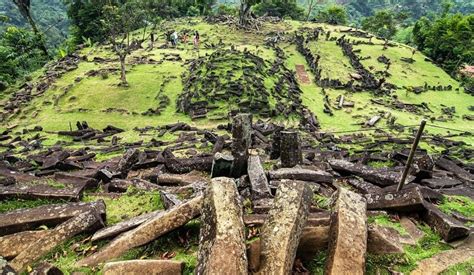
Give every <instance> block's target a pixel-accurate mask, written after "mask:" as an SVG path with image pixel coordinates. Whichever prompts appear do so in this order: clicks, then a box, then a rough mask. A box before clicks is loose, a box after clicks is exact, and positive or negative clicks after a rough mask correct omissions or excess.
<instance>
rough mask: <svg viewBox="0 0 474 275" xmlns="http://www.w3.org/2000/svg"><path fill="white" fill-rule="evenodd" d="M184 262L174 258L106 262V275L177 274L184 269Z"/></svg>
mask: <svg viewBox="0 0 474 275" xmlns="http://www.w3.org/2000/svg"><path fill="white" fill-rule="evenodd" d="M183 267H184V263H183V262H178V261H172V260H131V261H119V262H111V263H106V264H105V265H104V270H103V272H104V275H119V274H153V275H176V274H181V272H182V271H183Z"/></svg>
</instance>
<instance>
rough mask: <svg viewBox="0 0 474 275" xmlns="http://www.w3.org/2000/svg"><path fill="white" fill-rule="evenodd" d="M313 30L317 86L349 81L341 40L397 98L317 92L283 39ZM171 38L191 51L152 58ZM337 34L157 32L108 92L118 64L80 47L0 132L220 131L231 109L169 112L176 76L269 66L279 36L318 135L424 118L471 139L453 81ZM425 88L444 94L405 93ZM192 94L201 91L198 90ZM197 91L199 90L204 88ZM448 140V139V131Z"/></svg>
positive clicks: (268, 82) (197, 23)
mask: <svg viewBox="0 0 474 275" xmlns="http://www.w3.org/2000/svg"><path fill="white" fill-rule="evenodd" d="M317 27H320V28H322V30H323V31H331V33H330V36H329V39H328V40H326V39H324V38H323V37H321V38H320V39H319V41H314V42H313V41H310V42H308V47H309V49H310V50H311V52H312V53H313V54H318V55H320V56H321V58H320V67H319V68H320V69H321V76H322V78H326V77H328V78H331V79H339V80H341V81H342V82H347V81H349V80H351V74H354V73H355V69H354V68H353V67H352V66H351V64H350V62H349V59H348V57H347V56H345V55H344V54H343V52H342V49H341V47H340V46H338V45H337V42H336V39H337V38H339V37H341V36H343V35H345V38H346V39H349V40H350V41H362V42H363V43H364V44H360V45H355V46H354V52H357V55H358V56H359V57H360V58H361V62H362V64H363V66H364V67H365V68H367V69H368V70H369V71H370V72H371V73H373V74H374V75H375V76H376V77H379V78H380V77H381V76H380V74H381V73H382V71H383V70H384V68H385V66H386V65H385V64H383V63H381V62H379V61H378V60H377V59H378V57H379V56H381V55H384V56H386V57H387V58H389V59H390V61H391V66H390V68H389V70H388V73H389V74H390V76H388V77H386V81H387V82H389V83H391V84H394V85H395V86H397V88H396V89H395V90H394V91H393V92H392V94H391V95H383V96H375V95H374V92H373V91H362V92H352V91H348V90H347V89H342V90H341V89H338V90H336V89H331V88H325V89H323V88H321V87H320V86H319V85H317V84H316V83H315V77H314V75H313V74H312V72H311V70H310V67H309V65H308V64H307V62H306V61H305V58H304V57H303V55H301V53H300V52H298V51H297V50H296V44H295V42H294V36H293V35H294V32H295V31H298V32H299V33H302V34H303V35H308V34H310V33H311V32H312V30H314V29H315V28H317ZM172 29H175V30H177V31H182V30H190V31H191V30H198V31H199V32H200V34H201V40H202V44H201V47H200V49H199V50H195V49H194V48H193V45H192V37H191V38H190V39H189V40H190V41H188V43H187V44H183V43H181V44H179V45H178V47H177V48H170V47H163V48H160V46H162V45H163V44H165V40H164V37H165V35H164V33H165V31H167V30H172ZM347 29H348V28H347V27H342V26H341V27H339V26H329V25H324V24H316V23H303V22H296V21H284V22H280V23H265V24H264V26H262V28H261V29H260V31H259V32H252V33H250V32H244V31H242V30H239V29H236V28H235V27H230V26H226V25H220V24H208V23H205V22H204V21H202V20H200V19H182V20H180V21H176V22H166V23H164V24H163V25H162V26H161V27H160V28H159V30H160V33H159V36H158V37H159V40H158V42H157V43H156V47H155V48H154V49H153V50H148V49H146V48H147V47H148V43H149V42H148V41H145V42H144V43H143V44H142V47H143V48H142V49H138V50H136V51H133V53H132V54H131V55H130V56H129V57H128V59H127V62H128V67H127V77H128V81H129V83H130V86H129V87H119V86H118V85H117V84H118V82H119V80H118V78H119V76H118V72H117V71H116V69H118V60H117V59H116V57H115V56H114V55H113V53H112V52H111V51H110V48H109V47H108V46H107V45H105V46H94V47H86V48H83V49H82V50H80V51H79V52H78V54H79V55H80V56H83V59H82V60H81V61H80V62H79V63H78V67H77V69H74V70H72V71H69V72H66V73H65V74H63V75H62V76H61V77H60V78H58V79H57V80H56V81H55V82H54V83H53V84H52V85H50V86H49V88H48V89H47V90H46V91H45V92H44V94H42V95H40V96H34V98H33V99H32V100H31V102H29V104H27V105H26V106H25V107H22V108H21V112H19V113H15V114H14V115H11V114H9V115H8V118H7V119H6V122H3V123H2V126H1V127H0V128H6V127H9V126H11V125H18V126H19V127H30V126H33V125H41V126H42V127H43V128H44V129H45V130H46V131H58V130H67V129H69V123H72V124H73V125H74V124H75V122H76V121H87V122H88V123H89V125H90V126H92V127H94V128H103V127H105V126H106V125H109V124H112V125H114V126H117V127H121V128H124V129H126V130H132V129H133V128H134V127H145V126H157V125H164V124H168V123H174V122H177V121H181V122H186V123H189V124H191V125H194V126H198V127H201V128H204V127H213V126H216V125H217V124H219V123H222V121H220V120H219V118H222V117H223V116H224V117H225V116H226V113H227V111H229V110H230V109H232V108H233V107H232V106H231V104H224V102H221V103H219V104H220V105H219V113H218V114H217V115H216V114H215V112H214V111H213V112H214V113H211V114H210V115H208V119H197V120H191V118H190V116H189V115H186V114H185V113H183V112H179V111H178V109H177V108H176V107H177V99H178V97H179V95H180V94H181V93H182V92H183V79H182V77H183V76H184V75H185V74H183V73H189V61H190V60H194V59H196V58H199V57H203V56H206V55H210V54H212V53H213V52H215V51H217V50H225V49H230V48H231V47H235V49H236V50H237V51H240V52H244V51H248V52H250V53H251V54H253V55H255V56H258V57H260V58H262V59H263V60H264V62H265V63H266V65H267V66H270V65H271V64H272V63H273V62H274V61H275V60H276V58H277V57H276V52H275V49H274V48H271V47H268V46H265V40H266V39H268V38H271V37H274V36H275V35H276V34H277V33H279V34H280V35H281V37H283V40H282V41H280V42H278V43H277V46H278V47H279V48H281V49H282V50H283V52H284V56H285V58H284V64H283V65H284V66H285V67H286V68H287V69H288V70H290V71H293V72H295V70H296V69H295V68H296V66H298V65H302V66H304V68H305V71H306V73H307V74H308V76H309V79H310V82H309V83H308V82H303V81H301V80H300V79H299V78H298V84H299V88H300V89H301V91H302V94H301V100H302V103H303V105H304V106H305V107H307V108H308V109H309V110H311V111H312V112H313V113H314V114H315V115H316V116H317V118H318V120H319V122H320V125H321V130H322V131H325V132H339V131H352V130H360V129H362V126H361V125H360V124H361V123H362V124H363V123H365V122H366V121H367V120H368V119H370V118H371V117H372V116H374V115H381V116H382V120H381V121H380V122H379V123H378V124H377V125H376V127H377V128H380V127H382V128H383V127H386V126H387V125H388V124H387V123H388V121H389V120H390V119H389V118H390V117H395V118H396V123H398V124H401V125H414V124H418V123H419V122H420V120H421V119H422V118H426V119H428V120H429V123H430V124H433V125H438V126H442V127H448V128H453V129H459V130H463V131H467V132H472V131H473V130H474V123H472V122H470V121H468V120H465V119H463V116H464V115H469V114H472V112H470V111H469V107H470V106H471V105H473V103H472V102H473V100H472V97H471V96H470V95H468V94H465V93H464V92H463V89H462V88H460V87H459V83H458V82H457V81H456V80H454V79H452V78H450V77H449V76H448V75H447V74H446V73H445V72H444V71H443V70H441V69H440V68H438V67H436V66H435V65H434V64H432V63H431V62H429V61H427V59H426V57H425V56H423V55H422V54H421V53H419V52H417V53H415V55H414V56H413V59H414V62H413V63H407V62H404V61H402V60H401V58H410V57H411V55H412V49H411V48H409V47H407V46H404V45H399V44H393V45H391V46H389V47H388V48H387V49H384V41H382V40H379V39H376V38H373V39H370V40H369V39H368V38H363V37H358V36H355V35H354V33H352V32H341V31H344V30H347ZM142 35H143V33H142V31H141V30H138V31H137V32H136V38H140V37H142ZM369 41H371V42H373V45H367V42H369ZM213 45H214V47H213ZM173 56H174V57H176V56H179V57H180V58H179V59H180V60H175V59H176V58H173ZM140 60H141V61H140ZM99 61H100V62H99ZM145 61H146V62H145ZM234 65H235V64H232V62H228V63H222V64H220V65H219V68H218V69H216V70H221V71H222V70H226V69H227V70H230V71H232V72H233V73H234V75H237V76H239V75H240V74H242V71H243V67H244V66H243V65H242V64H237V66H234ZM232 66H234V67H232ZM93 70H95V71H98V73H96V74H93V75H94V76H88V75H92V74H91V72H92V71H93ZM45 71H46V70H44V71H42V72H36V73H34V75H33V80H32V81H31V82H32V83H35V82H36V81H38V78H39V77H41V76H42V74H43V73H44V72H45ZM201 77H204V75H202V76H201ZM262 77H263V78H264V79H263V81H264V85H265V88H266V89H267V90H271V89H274V88H275V85H276V82H277V81H276V78H275V76H274V75H265V76H262ZM198 80H199V77H198ZM425 84H427V85H429V86H438V85H442V86H448V85H450V86H452V90H450V91H431V90H429V91H424V92H422V93H420V94H415V93H414V92H413V90H414V87H422V86H424V85H425ZM199 85H205V83H204V84H202V83H201V84H199ZM201 88H203V89H204V90H205V89H206V87H201ZM244 89H246V87H244ZM224 92H225V91H224ZM160 95H166V97H167V98H168V99H169V104H167V105H166V106H165V107H164V108H161V109H160V111H161V112H160V114H152V115H150V114H149V113H148V114H144V113H146V112H147V110H149V109H156V108H157V107H158V105H159V99H158V97H159V96H160ZM325 95H326V96H327V98H326V99H327V100H328V101H329V102H330V105H331V110H332V113H333V115H332V116H331V115H328V114H326V113H325V112H324V102H325ZM340 95H343V96H344V98H345V101H350V102H354V107H353V108H341V109H338V108H337V105H338V101H337V99H338V97H339V96H340ZM7 98H8V96H6V97H4V104H5V102H6V100H7ZM373 99H377V100H379V101H380V102H384V104H383V105H381V104H374V103H373V102H372V101H371V100H373ZM395 99H397V100H398V102H401V103H404V104H425V106H427V107H428V108H429V110H431V111H432V112H430V111H427V109H423V108H418V107H414V109H415V110H414V111H413V112H408V111H407V110H405V109H398V108H395V107H393V104H392V103H393V102H394V100H395ZM270 103H271V102H270ZM271 104H272V103H271ZM420 106H421V105H420ZM452 106H455V111H456V112H455V113H454V114H453V115H452V116H449V115H446V114H443V108H446V107H452ZM213 114H214V115H213ZM283 117H284V116H283ZM281 118H282V116H276V117H275V118H274V119H277V120H278V119H281ZM297 121H298V117H297V116H290V117H289V119H286V117H285V119H284V123H286V124H292V123H296V122H297ZM427 132H428V133H433V134H443V135H446V134H449V130H446V129H440V128H434V127H428V128H427ZM409 133H410V132H409V131H405V132H401V133H399V135H401V136H406V135H407V134H409ZM451 133H456V132H453V131H451ZM121 135H122V137H123V138H124V139H125V140H136V139H137V133H136V132H133V131H126V132H125V133H122V134H121ZM49 138H50V139H49V141H46V142H45V143H46V144H53V143H55V142H56V141H57V139H58V137H57V136H56V135H50V136H49ZM146 138H147V137H145V139H146ZM453 139H462V140H463V141H464V142H467V143H468V144H470V145H472V144H474V138H473V137H472V136H468V137H454V138H453Z"/></svg>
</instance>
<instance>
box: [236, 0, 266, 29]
mask: <svg viewBox="0 0 474 275" xmlns="http://www.w3.org/2000/svg"><path fill="white" fill-rule="evenodd" d="M260 2H261V0H240V9H239V24H240V25H241V26H248V25H249V22H250V8H252V6H253V5H256V4H258V3H260Z"/></svg>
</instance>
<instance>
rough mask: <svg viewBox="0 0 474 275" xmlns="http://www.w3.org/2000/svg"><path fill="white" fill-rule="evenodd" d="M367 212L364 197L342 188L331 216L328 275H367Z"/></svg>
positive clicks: (327, 262)
mask: <svg viewBox="0 0 474 275" xmlns="http://www.w3.org/2000/svg"><path fill="white" fill-rule="evenodd" d="M366 211H367V205H366V201H365V199H364V198H363V197H362V196H361V195H359V194H357V193H354V192H351V191H349V190H346V189H344V188H339V190H338V193H337V196H336V200H335V201H334V205H333V213H332V214H331V226H330V231H329V232H330V241H329V256H328V259H327V261H326V272H327V274H335V275H336V274H364V273H365V255H366V251H367V216H366Z"/></svg>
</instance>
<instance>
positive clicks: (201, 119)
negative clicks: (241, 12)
mask: <svg viewBox="0 0 474 275" xmlns="http://www.w3.org/2000/svg"><path fill="white" fill-rule="evenodd" d="M232 22H233V21H232V20H231V19H230V18H229V17H227V16H222V17H210V18H182V19H177V20H175V21H164V22H162V23H161V24H160V26H159V28H158V33H157V35H156V37H157V40H156V41H155V42H154V44H153V47H152V46H151V45H150V38H149V30H147V29H139V30H136V31H135V32H134V33H133V37H132V38H133V39H134V40H135V42H134V43H133V45H134V47H133V50H132V52H131V53H130V55H129V56H128V57H127V59H126V76H127V80H128V86H124V85H119V83H120V63H119V60H118V58H117V56H116V55H115V54H114V53H113V51H112V48H111V47H112V46H111V45H108V44H88V45H82V46H81V47H80V49H79V50H77V51H76V52H74V53H72V54H69V55H67V56H65V57H63V58H61V59H59V60H56V61H52V62H50V63H48V64H47V65H46V66H45V67H44V68H42V69H41V70H39V71H36V72H34V73H33V74H32V75H30V76H29V77H28V78H27V79H28V81H27V82H26V83H24V84H23V83H22V84H19V85H21V86H16V87H10V88H9V90H7V93H5V94H3V95H2V98H1V100H0V107H1V109H0V121H1V122H2V123H1V126H0V133H1V134H0V161H1V162H0V200H1V204H0V221H1V222H3V224H2V223H0V228H2V229H5V230H4V232H3V233H0V238H5V239H3V240H7V238H11V239H8V240H10V241H11V240H12V239H13V240H15V235H13V233H16V232H20V233H19V234H20V236H22V235H21V234H25V235H24V236H22V238H23V237H24V238H29V239H28V240H26V241H21V242H19V241H17V242H15V241H12V242H14V243H16V245H13V244H11V245H10V246H9V245H4V246H2V245H1V244H2V242H0V255H2V256H3V255H5V258H6V259H7V260H9V262H8V263H9V264H10V265H12V266H13V267H14V268H16V269H17V270H23V269H24V270H29V269H30V268H32V267H33V268H38V265H37V263H39V262H43V264H42V265H40V266H42V267H43V268H52V267H51V266H50V265H49V264H52V265H54V266H56V267H58V268H59V269H61V270H62V271H63V272H65V273H67V274H69V273H72V272H74V271H80V272H84V273H87V274H95V273H97V272H101V271H102V270H103V268H104V265H103V264H102V263H103V262H104V261H109V260H110V259H120V260H136V259H167V260H168V259H171V260H176V261H180V262H183V264H181V263H174V264H172V263H170V266H172V267H173V268H175V270H180V271H182V272H183V273H184V274H191V273H193V272H195V270H202V269H203V268H205V267H203V262H204V261H206V260H209V258H206V257H207V256H209V254H211V253H210V252H209V251H211V248H209V247H212V246H213V245H215V243H213V242H212V240H213V238H217V237H216V236H218V235H219V237H220V238H221V239H222V236H227V237H228V238H229V241H232V242H233V243H234V244H236V245H235V246H234V245H233V246H228V245H225V246H222V247H217V248H216V251H219V252H221V251H222V250H223V249H224V251H225V252H226V251H231V250H232V249H235V251H237V250H239V249H240V250H239V251H240V252H242V251H244V252H245V249H247V248H248V249H249V252H248V253H249V255H254V256H255V255H260V254H259V253H260V252H258V253H256V252H255V251H253V252H252V251H250V250H252V249H256V248H255V247H257V248H258V249H260V241H261V242H272V240H275V242H278V241H279V240H286V239H289V242H288V243H287V242H285V241H281V242H280V243H277V244H275V243H273V245H272V246H268V247H273V249H275V248H276V249H280V245H286V246H285V249H281V251H279V252H281V253H283V254H282V255H284V253H286V252H288V254H291V253H293V254H297V255H296V256H295V257H296V259H297V260H295V261H294V265H293V260H294V259H295V258H294V257H293V258H292V259H289V258H288V260H287V262H285V264H286V268H293V271H295V272H299V273H305V272H310V273H313V274H322V273H323V270H324V268H325V266H326V268H329V267H327V265H326V264H327V263H328V262H330V261H337V260H340V259H342V260H346V259H345V257H344V254H342V255H341V254H338V255H336V256H335V257H333V254H334V253H335V252H334V251H335V250H331V247H333V245H334V244H335V242H333V239H332V238H335V237H339V235H338V234H340V238H343V239H347V240H352V241H353V243H354V245H352V242H351V243H347V242H340V243H337V245H342V246H344V245H345V246H346V248H349V247H350V248H351V249H352V248H354V249H358V251H359V250H360V251H361V252H360V253H359V252H357V253H353V255H346V256H347V257H349V258H350V260H355V261H356V264H357V266H358V267H359V268H361V269H363V271H362V272H364V271H365V270H366V272H367V273H368V274H379V273H380V272H382V273H383V272H387V273H388V272H392V271H393V270H396V271H400V272H410V271H413V270H415V269H417V271H419V272H421V273H423V272H427V270H428V271H430V272H431V271H432V270H441V271H443V270H446V269H447V268H449V270H448V271H447V272H448V274H450V273H449V272H454V273H455V272H457V271H470V270H472V257H470V255H472V248H470V247H469V245H470V244H471V243H472V236H471V238H469V237H468V238H467V241H466V242H465V243H463V244H461V242H459V243H457V241H458V240H459V239H461V238H464V237H466V236H468V235H469V233H470V232H472V220H473V218H474V203H473V198H474V191H473V189H472V182H473V180H474V178H473V175H472V173H473V171H474V168H473V164H472V163H473V156H474V151H473V149H472V146H473V145H474V137H473V135H472V134H473V132H474V123H473V122H472V121H473V119H474V106H473V105H474V104H473V100H472V95H470V94H467V93H465V92H464V89H463V88H462V87H461V86H460V83H459V82H458V81H456V80H455V79H453V78H451V77H450V76H449V75H448V74H446V73H445V72H444V71H443V70H442V69H441V68H439V67H437V66H436V65H435V64H434V63H433V62H432V61H430V60H429V59H428V58H427V57H426V56H424V55H423V54H421V53H420V52H418V51H415V50H414V49H413V48H411V47H409V46H406V45H403V44H399V43H395V42H392V41H386V40H383V39H380V38H378V37H376V36H374V35H372V34H370V33H367V32H364V31H361V30H359V29H354V28H350V27H346V26H334V25H326V24H319V23H311V22H300V21H291V20H280V19H278V18H272V17H270V18H268V17H267V18H260V19H259V20H258V22H260V24H259V25H258V30H251V31H250V30H243V29H239V28H237V27H236V26H235V25H234V24H232ZM172 30H176V31H177V32H179V33H184V32H188V33H189V34H190V35H189V39H188V41H187V43H183V42H180V43H179V44H178V46H177V47H173V46H171V44H169V43H167V42H166V34H167V33H168V32H169V31H172ZM194 31H198V32H199V33H200V35H201V44H200V47H199V49H195V48H194V47H193V44H192V35H191V34H192V33H193V32H194ZM247 114H252V116H249V115H247ZM422 119H426V120H427V121H428V124H427V126H426V129H425V131H424V134H423V136H422V140H421V143H420V146H419V148H418V150H417V151H416V154H415V162H414V164H413V165H412V169H411V170H410V173H409V175H408V177H407V181H406V186H405V188H404V189H403V190H401V191H400V192H398V191H397V192H396V191H394V190H395V187H396V185H397V184H398V182H399V181H400V176H401V173H402V171H403V170H404V167H405V165H406V163H407V159H408V152H409V149H410V146H411V143H412V142H413V136H414V133H415V132H416V129H417V128H418V125H419V124H420V121H421V120H422ZM252 121H253V123H252ZM216 177H219V178H218V179H215V178H216ZM224 177H226V178H224ZM219 188H222V189H219ZM382 192H384V193H386V195H384V196H381V195H380V194H381V193H382ZM400 194H403V195H400ZM407 198H408V199H407ZM335 201H337V203H334V202H335ZM348 202H350V203H348ZM57 204H61V205H60V206H57ZM201 204H202V205H201ZM293 206H294V207H293ZM55 207H58V208H55ZM344 207H347V208H348V209H347V211H336V210H334V209H340V210H341V209H342V208H344ZM366 208H367V209H366ZM57 209H61V211H57ZM287 210H288V211H287ZM342 210H344V209H342ZM219 211H221V212H219ZM78 212H80V215H77V213H78ZM200 214H202V215H201V218H198V217H199V215H200ZM49 215H50V216H49ZM58 215H59V216H60V217H59V216H58ZM61 215H62V216H61ZM238 215H241V216H242V217H239V218H236V217H238ZM336 215H339V216H338V218H337V219H338V220H337V221H338V222H336V223H334V219H335V217H336ZM345 215H347V216H345ZM271 216H273V220H271V221H272V222H267V221H268V220H269V219H272V217H271ZM303 216H304V217H305V218H302V217H303ZM25 217H26V218H25ZM269 217H270V218H269ZM281 217H285V218H281ZM306 217H307V220H306ZM339 218H340V220H339ZM25 220H27V222H25ZM287 220H291V222H286V221H287ZM218 221H220V222H221V224H220V225H219V222H218ZM353 221H355V222H353ZM19 223H21V225H20V224H19ZM267 223H268V224H270V225H268V226H267ZM272 225H273V226H276V227H277V229H275V230H274V231H272V229H271V226H272ZM114 226H115V227H114ZM218 226H226V230H216V227H218ZM239 226H240V227H241V228H240V229H239ZM334 226H338V227H339V228H341V229H342V231H339V230H332V231H333V232H336V231H337V234H336V233H335V234H332V233H333V232H330V231H331V230H330V228H331V227H334ZM102 227H105V228H102ZM57 228H59V229H58V230H56V229H57ZM71 228H72V229H71ZM269 228H270V229H269ZM63 229H65V230H63ZM68 229H71V232H69V231H67V230H68ZM231 229H232V230H231ZM234 229H235V230H236V231H238V232H234V231H233V230H234ZM23 230H34V231H27V232H26V233H23ZM293 230H294V232H295V233H293ZM65 231H66V233H64V232H65ZM45 232H52V233H45ZM150 232H152V233H150ZM274 232H277V233H278V234H276V233H275V234H274ZM341 232H342V233H341ZM367 232H369V233H367ZM5 234H10V235H8V236H3V235H5ZM47 234H51V235H47ZM53 234H56V235H60V236H59V237H57V236H55V235H53ZM199 234H201V235H199ZM226 234H228V235H226ZM300 235H301V242H300V245H299V246H298V242H299V241H300V239H299V236H300ZM51 236H55V237H54V238H53V237H51ZM199 236H201V237H199ZM294 236H298V237H294ZM49 237H51V238H49ZM130 237H132V239H133V240H130V239H128V238H130ZM239 238H240V239H239ZM265 238H266V239H265ZM38 239H39V240H40V241H36V240H38ZM50 239H51V240H52V243H53V244H54V245H53V244H51V243H49V240H50ZM224 239H225V240H227V238H224ZM257 240H258V242H257ZM43 241H45V242H46V241H48V245H43ZM371 241H372V243H371ZM452 241H455V242H454V243H453V242H452ZM29 242H31V243H32V245H33V246H28V245H29ZM290 242H291V244H290ZM4 243H7V244H9V243H8V242H7V241H5V242H4ZM328 243H330V244H329V245H328ZM447 243H450V245H448V244H447ZM18 244H22V245H23V246H24V247H23V246H21V247H22V249H20V248H19V247H20V246H19V245H18ZM367 244H368V245H367ZM215 246H217V245H215ZM328 246H329V247H330V249H327V248H328ZM347 246H349V247H347ZM12 247H15V248H16V249H15V250H14V249H12ZM25 247H26V248H28V249H26V248H25ZM31 247H34V248H35V249H32V248H31ZM268 247H265V249H268ZM297 247H298V251H297ZM53 248H54V249H53ZM219 249H220V250H219ZM225 249H229V250H225ZM290 250H292V251H290ZM21 251H26V252H23V253H22V252H21ZM258 251H260V250H258ZM337 251H339V252H340V251H346V249H338V250H337ZM296 252H298V253H296ZM366 252H367V253H368V254H367V257H365V253H366ZM41 253H42V254H41ZM215 253H216V254H215V255H214V258H215V259H217V261H224V262H225V260H226V259H223V258H222V257H218V255H226V256H227V255H234V256H235V255H236V254H235V253H232V251H231V253H228V254H226V253H220V254H219V253H218V252H215ZM252 253H253V254H252ZM469 253H471V254H469ZM216 255H217V256H216ZM239 255H240V254H239ZM354 255H357V256H354ZM279 256H281V255H279ZM293 256H294V255H293ZM362 256H364V257H362ZM229 257H230V256H229ZM436 257H442V258H444V259H448V260H447V261H446V262H444V261H441V262H440V261H438V260H437V258H436ZM240 258H241V259H242V258H245V257H240ZM250 258H251V257H250V256H249V266H248V268H249V269H252V268H254V267H253V266H252V264H251V260H252V261H257V260H255V259H250ZM257 258H258V262H259V261H260V256H258V257H257ZM354 258H357V259H354ZM228 259H231V258H228ZM228 259H227V260H228ZM0 260H1V259H0ZM44 262H47V263H46V264H45V263H44ZM3 263H4V262H3V261H2V262H0V264H1V265H3ZM433 263H436V264H433ZM5 264H6V262H5ZM245 264H246V263H244V264H243V265H242V266H243V267H242V266H241V267H242V268H244V269H247V266H245ZM44 266H46V267H44ZM225 267H226V268H227V267H228V266H225ZM271 267H272V266H271V265H270V266H269V265H268V264H267V268H271ZM229 268H232V267H229Z"/></svg>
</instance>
